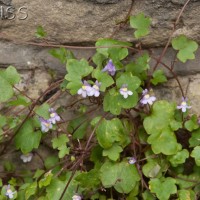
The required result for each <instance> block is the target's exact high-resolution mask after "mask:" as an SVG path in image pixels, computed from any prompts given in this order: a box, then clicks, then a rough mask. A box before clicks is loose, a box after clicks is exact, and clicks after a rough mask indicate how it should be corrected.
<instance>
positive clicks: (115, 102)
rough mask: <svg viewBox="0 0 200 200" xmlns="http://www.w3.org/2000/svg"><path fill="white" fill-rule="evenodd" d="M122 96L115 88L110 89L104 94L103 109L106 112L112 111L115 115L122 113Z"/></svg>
mask: <svg viewBox="0 0 200 200" xmlns="http://www.w3.org/2000/svg"><path fill="white" fill-rule="evenodd" d="M120 98H121V96H120V94H119V92H118V91H116V89H115V88H112V89H110V90H109V91H108V92H107V93H106V94H105V96H104V100H103V109H104V111H105V112H108V111H110V112H111V113H112V114H113V115H119V114H120V113H121V103H120V101H119V99H120ZM110 102H112V103H110Z"/></svg>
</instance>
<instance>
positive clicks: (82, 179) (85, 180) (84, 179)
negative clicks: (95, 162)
mask: <svg viewBox="0 0 200 200" xmlns="http://www.w3.org/2000/svg"><path fill="white" fill-rule="evenodd" d="M75 180H76V181H77V182H78V183H79V184H80V186H81V187H82V188H85V189H86V190H90V189H96V188H97V187H98V186H99V185H100V179H99V171H98V170H96V169H92V170H90V171H89V172H82V173H81V174H79V175H78V176H77V177H76V178H75Z"/></svg>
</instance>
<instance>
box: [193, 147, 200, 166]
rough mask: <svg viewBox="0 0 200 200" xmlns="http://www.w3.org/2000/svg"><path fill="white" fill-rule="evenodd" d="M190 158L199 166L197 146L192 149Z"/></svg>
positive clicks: (199, 155) (199, 149)
mask: <svg viewBox="0 0 200 200" xmlns="http://www.w3.org/2000/svg"><path fill="white" fill-rule="evenodd" d="M191 157H193V158H194V159H195V163H196V165H197V166H200V146H197V147H195V148H194V149H193V151H192V153H191Z"/></svg>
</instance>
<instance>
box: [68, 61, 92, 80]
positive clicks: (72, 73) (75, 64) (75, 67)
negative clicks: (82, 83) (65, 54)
mask: <svg viewBox="0 0 200 200" xmlns="http://www.w3.org/2000/svg"><path fill="white" fill-rule="evenodd" d="M66 66H67V67H66V68H67V75H66V76H65V79H66V80H68V81H71V82H73V81H74V80H78V79H79V80H82V78H84V77H86V76H88V75H89V74H90V73H91V72H92V70H93V67H92V66H89V65H88V62H87V61H86V60H85V59H81V60H80V61H78V60H76V59H69V60H68V61H67V65H66Z"/></svg>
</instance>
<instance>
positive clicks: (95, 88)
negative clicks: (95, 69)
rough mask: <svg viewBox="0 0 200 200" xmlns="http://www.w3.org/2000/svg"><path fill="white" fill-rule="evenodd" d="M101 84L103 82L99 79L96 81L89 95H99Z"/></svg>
mask: <svg viewBox="0 0 200 200" xmlns="http://www.w3.org/2000/svg"><path fill="white" fill-rule="evenodd" d="M100 86H101V83H99V82H98V81H97V80H96V81H95V84H94V85H93V86H92V89H91V90H90V92H89V93H88V96H95V97H98V96H99V95H100V91H99V89H100Z"/></svg>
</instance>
